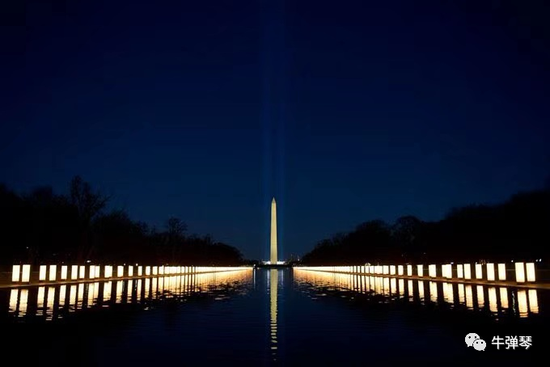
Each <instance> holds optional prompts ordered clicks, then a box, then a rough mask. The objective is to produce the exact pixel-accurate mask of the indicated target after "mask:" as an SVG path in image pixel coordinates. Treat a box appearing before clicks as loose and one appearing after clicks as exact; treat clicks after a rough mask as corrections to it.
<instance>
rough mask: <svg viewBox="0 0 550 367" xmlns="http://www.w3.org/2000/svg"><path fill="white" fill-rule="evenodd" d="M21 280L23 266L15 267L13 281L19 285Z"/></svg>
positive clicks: (12, 274) (12, 275) (12, 271)
mask: <svg viewBox="0 0 550 367" xmlns="http://www.w3.org/2000/svg"><path fill="white" fill-rule="evenodd" d="M19 280H21V265H14V266H13V267H12V269H11V281H12V282H14V283H18V282H19Z"/></svg>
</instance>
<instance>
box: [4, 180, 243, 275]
mask: <svg viewBox="0 0 550 367" xmlns="http://www.w3.org/2000/svg"><path fill="white" fill-rule="evenodd" d="M109 199H110V198H109V197H107V196H105V195H103V194H102V193H101V192H98V191H94V190H93V189H92V187H91V186H90V184H89V183H87V182H85V181H83V180H82V178H80V177H79V176H77V177H75V178H74V179H73V180H72V181H71V183H70V190H69V193H68V195H59V194H55V193H54V192H53V190H52V188H51V187H39V188H36V189H34V190H33V191H32V192H31V193H28V194H17V193H16V192H14V191H13V190H10V189H9V188H7V187H6V186H5V185H3V184H0V233H1V234H2V238H3V240H2V244H1V245H0V264H4V265H9V264H12V263H17V262H28V263H33V264H37V263H41V262H48V263H61V262H66V263H68V262H71V263H84V262H85V261H87V260H90V261H91V262H93V263H143V264H145V263H146V264H177V265H203V266H208V265H218V266H224V265H240V264H242V263H243V258H242V254H241V253H240V251H239V250H238V249H236V248H235V247H232V246H229V245H227V244H224V243H220V242H216V241H214V240H213V239H212V238H211V237H210V236H198V235H195V234H188V232H187V230H188V228H187V225H186V224H185V223H184V222H183V221H182V220H180V219H178V218H170V219H168V220H167V221H166V225H165V228H163V229H162V230H158V229H157V228H155V227H151V226H149V225H147V224H146V223H144V222H139V221H134V220H132V219H130V217H129V216H128V214H127V213H126V212H125V211H123V210H107V204H108V202H109Z"/></svg>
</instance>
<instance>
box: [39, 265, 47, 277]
mask: <svg viewBox="0 0 550 367" xmlns="http://www.w3.org/2000/svg"><path fill="white" fill-rule="evenodd" d="M47 270H48V267H47V266H46V265H40V268H39V269H38V280H46V272H47Z"/></svg>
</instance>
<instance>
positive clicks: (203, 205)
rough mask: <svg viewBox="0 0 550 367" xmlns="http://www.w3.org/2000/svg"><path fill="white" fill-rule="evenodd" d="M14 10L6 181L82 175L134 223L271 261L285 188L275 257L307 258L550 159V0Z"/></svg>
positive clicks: (18, 186)
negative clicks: (332, 239) (275, 215)
mask: <svg viewBox="0 0 550 367" xmlns="http://www.w3.org/2000/svg"><path fill="white" fill-rule="evenodd" d="M8 3H9V4H12V6H11V7H9V6H7V4H8ZM527 3H529V4H527ZM459 4H460V5H459ZM474 4H477V5H474ZM491 4H493V5H491ZM499 4H500V5H499ZM22 5H26V9H22V8H20V7H21V6H22ZM2 6H3V8H2V11H1V12H0V13H2V14H4V15H3V17H2V23H3V27H2V29H3V30H2V32H1V33H2V36H1V37H2V38H1V41H2V44H3V47H2V50H1V51H0V52H1V53H0V57H1V60H0V65H1V66H2V68H1V71H0V73H1V74H0V80H1V84H0V85H1V86H2V88H1V89H0V90H1V93H2V94H1V96H0V97H1V105H0V107H1V110H0V112H1V113H0V122H1V125H0V182H4V183H6V184H7V185H8V186H9V187H11V188H13V189H15V190H17V191H21V192H26V191H29V190H31V189H32V188H33V187H36V186H39V185H50V184H51V185H52V186H53V187H54V189H55V191H56V192H58V193H65V192H67V189H68V183H69V181H70V179H71V178H72V177H73V176H74V175H77V174H79V175H81V176H82V177H83V178H84V179H85V180H86V181H89V182H90V183H91V184H92V186H93V187H96V188H98V189H100V190H102V191H103V192H105V193H106V194H110V195H113V201H112V202H111V205H110V208H123V209H126V210H127V211H128V213H129V214H130V216H131V217H132V218H133V219H136V220H142V221H146V222H148V223H150V224H156V225H158V226H162V224H163V223H164V222H165V220H166V219H167V218H169V217H170V216H177V217H180V218H182V219H183V220H184V221H185V222H187V223H188V225H189V230H190V232H193V233H199V234H211V235H212V236H213V237H214V238H215V239H216V240H219V241H223V242H226V243H228V244H230V245H233V246H236V247H238V248H239V249H241V251H242V252H243V253H244V255H245V256H246V257H247V258H264V259H265V258H267V254H268V240H269V233H268V230H269V225H268V224H269V205H270V202H271V197H272V196H275V197H276V199H277V202H278V210H279V228H280V233H279V243H280V253H282V255H283V256H287V255H289V254H291V253H294V254H300V255H302V254H304V253H305V252H306V251H308V250H310V249H311V248H312V247H313V246H314V244H315V243H316V242H317V241H318V240H320V239H322V238H324V237H326V236H329V235H331V234H334V233H336V232H338V231H347V230H350V229H352V228H353V227H355V226H356V225H357V224H359V223H361V222H363V221H366V220H371V219H377V218H380V219H383V220H386V221H388V222H393V221H394V220H395V219H396V218H397V217H399V216H401V215H405V214H413V215H416V216H418V217H419V218H421V219H424V220H437V219H441V218H442V217H443V216H444V215H445V214H446V212H447V211H448V210H449V209H450V208H451V207H454V206H461V205H466V204H470V203H495V202H499V201H503V200H505V199H507V198H508V197H509V196H510V195H511V194H513V193H515V192H517V191H520V190H531V189H536V188H540V187H541V186H542V185H543V183H544V180H545V178H546V177H548V175H549V174H550V128H549V124H550V102H549V101H550V47H549V45H550V36H549V35H550V31H549V26H548V25H547V24H546V20H547V19H548V17H549V15H550V11H549V10H550V8H549V6H548V5H543V2H542V1H535V0H533V1H506V2H505V1H503V2H499V1H483V0H479V1H457V2H451V1H446V0H441V1H435V0H434V1H410V0H404V1H366V0H363V1H353V2H351V1H350V2H348V1H342V2H334V1H326V2H323V1H299V0H297V1H287V2H286V4H284V3H283V2H282V1H280V0H273V1H218V0H208V1H171V2H164V1H134V0H132V1H130V0H117V1H112V0H107V1H98V0H94V1H50V2H47V1H40V2H29V1H27V2H26V3H25V2H24V1H10V2H3V5H2Z"/></svg>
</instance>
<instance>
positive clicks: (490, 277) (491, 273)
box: [486, 263, 495, 281]
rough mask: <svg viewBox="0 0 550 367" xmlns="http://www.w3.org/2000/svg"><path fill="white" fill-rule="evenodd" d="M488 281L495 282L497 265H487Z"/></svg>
mask: <svg viewBox="0 0 550 367" xmlns="http://www.w3.org/2000/svg"><path fill="white" fill-rule="evenodd" d="M486 267H487V280H489V281H494V280H495V264H491V263H489V264H487V265H486Z"/></svg>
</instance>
